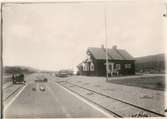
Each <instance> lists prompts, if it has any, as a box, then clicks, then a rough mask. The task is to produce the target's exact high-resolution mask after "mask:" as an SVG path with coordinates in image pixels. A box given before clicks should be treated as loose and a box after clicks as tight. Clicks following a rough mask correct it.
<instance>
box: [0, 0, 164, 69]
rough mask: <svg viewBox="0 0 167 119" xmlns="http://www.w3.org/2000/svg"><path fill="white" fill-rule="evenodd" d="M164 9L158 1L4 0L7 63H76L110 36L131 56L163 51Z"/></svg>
mask: <svg viewBox="0 0 167 119" xmlns="http://www.w3.org/2000/svg"><path fill="white" fill-rule="evenodd" d="M104 13H105V15H106V27H105V17H104V16H105V15H104ZM163 13H164V6H163V5H162V4H161V3H159V2H151V3H150V2H134V1H133V2H132V1H130V2H107V3H105V2H83V3H82V2H81V3H78V2H76V3H75V2H74V3H41V4H13V3H10V4H9V3H8V4H5V5H3V63H4V65H5V66H6V65H7V66H14V65H21V66H31V67H34V68H37V69H43V70H60V69H69V68H74V67H75V66H77V65H78V64H79V63H80V62H82V60H83V59H84V58H85V57H86V50H87V48H88V47H101V45H102V44H104V45H105V40H106V39H107V41H108V44H107V47H108V48H111V47H112V46H113V45H117V47H118V48H120V49H125V50H127V51H128V52H129V53H130V54H131V55H132V56H133V57H139V56H146V55H152V54H158V53H164V52H165V45H164V44H165V38H164V28H163V23H164V22H163V21H164V18H163V17H162V14H163ZM105 33H106V35H105Z"/></svg>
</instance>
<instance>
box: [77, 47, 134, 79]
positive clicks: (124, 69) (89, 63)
mask: <svg viewBox="0 0 167 119" xmlns="http://www.w3.org/2000/svg"><path fill="white" fill-rule="evenodd" d="M86 54H87V58H86V59H85V60H83V61H82V62H81V63H80V64H79V65H78V66H77V67H78V69H79V74H80V75H90V76H105V75H106V49H105V48H104V46H102V47H101V48H96V47H89V48H88V49H87V52H86ZM107 54H108V56H107V57H108V63H107V64H108V65H107V73H108V75H109V76H120V75H134V74H135V60H134V58H133V57H132V56H131V55H130V54H129V53H128V52H127V51H126V50H124V49H117V46H113V47H112V48H110V49H108V50H107Z"/></svg>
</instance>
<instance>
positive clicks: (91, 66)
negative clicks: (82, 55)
mask: <svg viewBox="0 0 167 119" xmlns="http://www.w3.org/2000/svg"><path fill="white" fill-rule="evenodd" d="M94 70H95V66H94V64H93V62H91V63H90V71H94Z"/></svg>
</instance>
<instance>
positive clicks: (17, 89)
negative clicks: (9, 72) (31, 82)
mask: <svg viewBox="0 0 167 119" xmlns="http://www.w3.org/2000/svg"><path fill="white" fill-rule="evenodd" d="M23 86H24V85H22V86H19V87H17V88H16V89H15V90H14V91H12V92H11V93H10V94H9V95H8V96H6V97H5V98H4V99H3V101H4V102H5V101H6V100H7V99H9V98H10V97H11V96H12V95H14V94H15V93H17V91H19V90H20V89H21V88H22V87H23ZM9 87H11V85H10V86H9ZM5 89H6V88H5Z"/></svg>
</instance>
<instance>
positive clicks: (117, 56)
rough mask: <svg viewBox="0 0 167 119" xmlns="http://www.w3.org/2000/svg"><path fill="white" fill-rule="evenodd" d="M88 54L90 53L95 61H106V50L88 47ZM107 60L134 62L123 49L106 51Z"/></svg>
mask: <svg viewBox="0 0 167 119" xmlns="http://www.w3.org/2000/svg"><path fill="white" fill-rule="evenodd" d="M87 51H88V52H90V53H91V54H92V55H93V57H94V58H95V59H98V60H104V59H106V49H105V48H96V47H89V48H88V50H87ZM108 59H109V60H134V58H133V57H132V56H131V55H130V54H129V53H128V52H127V51H126V50H123V49H117V48H111V49H108Z"/></svg>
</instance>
